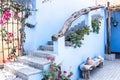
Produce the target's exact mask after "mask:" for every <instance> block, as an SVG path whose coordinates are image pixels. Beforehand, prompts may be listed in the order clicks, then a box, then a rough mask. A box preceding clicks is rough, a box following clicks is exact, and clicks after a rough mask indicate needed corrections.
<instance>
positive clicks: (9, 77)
mask: <svg viewBox="0 0 120 80" xmlns="http://www.w3.org/2000/svg"><path fill="white" fill-rule="evenodd" d="M0 80H22V79H20V78H18V77H16V76H15V75H14V74H11V73H10V72H8V71H6V70H4V69H0Z"/></svg>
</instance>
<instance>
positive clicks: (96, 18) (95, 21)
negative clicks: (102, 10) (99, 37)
mask: <svg viewBox="0 0 120 80" xmlns="http://www.w3.org/2000/svg"><path fill="white" fill-rule="evenodd" d="M101 19H102V16H101V15H99V14H95V15H93V16H92V32H93V33H97V34H98V33H99V30H100V25H101Z"/></svg>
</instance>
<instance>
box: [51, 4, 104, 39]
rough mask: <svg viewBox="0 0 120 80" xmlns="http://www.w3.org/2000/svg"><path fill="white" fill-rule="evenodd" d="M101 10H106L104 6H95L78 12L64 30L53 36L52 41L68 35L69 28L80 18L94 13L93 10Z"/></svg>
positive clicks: (66, 23) (68, 21)
mask: <svg viewBox="0 0 120 80" xmlns="http://www.w3.org/2000/svg"><path fill="white" fill-rule="evenodd" d="M99 8H104V6H100V5H99V6H93V7H88V8H85V9H81V10H80V11H77V12H74V13H73V14H72V15H71V16H70V18H68V19H67V20H66V21H65V23H64V25H63V27H62V29H61V30H60V31H59V32H58V33H57V34H55V35H53V36H52V40H53V41H56V40H57V39H58V38H59V37H62V36H64V34H65V33H66V31H67V30H68V29H69V27H70V26H71V24H72V22H73V21H75V20H76V19H77V18H79V17H80V16H82V15H84V14H87V13H89V12H90V11H93V10H96V9H99Z"/></svg>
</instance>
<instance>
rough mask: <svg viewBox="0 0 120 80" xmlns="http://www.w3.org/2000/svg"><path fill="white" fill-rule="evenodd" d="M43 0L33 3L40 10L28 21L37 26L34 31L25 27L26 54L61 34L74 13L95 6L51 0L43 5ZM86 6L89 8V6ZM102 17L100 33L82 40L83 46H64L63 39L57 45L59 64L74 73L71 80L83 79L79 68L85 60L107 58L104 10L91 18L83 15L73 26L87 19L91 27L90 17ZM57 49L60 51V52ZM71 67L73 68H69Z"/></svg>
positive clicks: (92, 34)
mask: <svg viewBox="0 0 120 80" xmlns="http://www.w3.org/2000/svg"><path fill="white" fill-rule="evenodd" d="M41 2H42V1H41V0H36V4H33V5H34V6H35V7H36V8H37V9H38V11H37V12H33V14H32V16H31V17H30V18H29V19H28V22H31V23H32V24H36V26H35V28H32V29H29V28H26V29H25V32H26V42H25V44H24V48H25V51H28V50H37V49H38V48H39V46H40V45H46V43H47V41H49V40H51V36H52V35H53V34H56V33H58V32H59V30H60V29H61V28H62V26H63V24H64V22H65V21H66V20H67V19H68V18H69V17H70V16H71V14H72V13H74V12H75V11H78V10H80V9H82V8H85V7H88V6H92V5H94V3H93V0H89V1H85V0H52V2H47V3H44V4H42V3H41ZM80 3H81V4H80ZM86 4H87V5H86ZM93 14H101V15H102V16H103V19H102V21H101V22H102V24H101V26H100V33H99V34H95V33H90V35H86V36H85V37H84V40H83V45H82V47H80V48H73V47H66V46H64V41H65V40H64V37H62V38H61V39H59V40H58V41H56V42H54V43H55V44H54V47H55V48H56V52H57V54H58V55H57V56H56V62H57V63H58V64H59V63H62V65H63V69H64V70H67V71H72V72H73V74H74V75H73V76H72V80H76V79H77V78H79V77H80V74H81V72H80V70H79V65H80V64H81V63H82V62H84V61H85V60H86V58H87V57H95V56H98V55H101V56H104V53H105V47H104V46H105V21H106V20H105V13H104V9H100V10H95V11H92V12H90V13H89V14H88V15H87V14H86V15H83V16H81V17H80V18H79V19H77V20H76V21H74V22H73V24H72V25H71V27H73V26H74V25H77V24H78V23H80V22H81V21H82V20H84V19H85V21H86V23H87V25H89V26H90V25H91V15H93ZM57 49H58V50H57ZM70 67H71V69H70Z"/></svg>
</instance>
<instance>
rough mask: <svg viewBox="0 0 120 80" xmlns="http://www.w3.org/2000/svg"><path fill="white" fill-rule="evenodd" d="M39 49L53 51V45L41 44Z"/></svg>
mask: <svg viewBox="0 0 120 80" xmlns="http://www.w3.org/2000/svg"><path fill="white" fill-rule="evenodd" d="M40 49H41V50H43V51H53V45H41V46H40Z"/></svg>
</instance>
